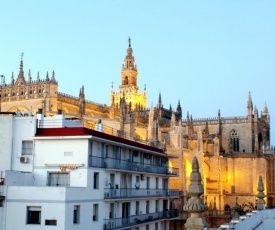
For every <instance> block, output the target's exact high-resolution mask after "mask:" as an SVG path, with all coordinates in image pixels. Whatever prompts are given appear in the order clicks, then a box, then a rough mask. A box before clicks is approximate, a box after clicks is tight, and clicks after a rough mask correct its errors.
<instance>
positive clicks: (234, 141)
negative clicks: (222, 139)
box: [230, 129, 240, 152]
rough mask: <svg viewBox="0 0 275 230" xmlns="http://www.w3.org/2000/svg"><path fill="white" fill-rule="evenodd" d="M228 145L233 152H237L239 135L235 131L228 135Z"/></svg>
mask: <svg viewBox="0 0 275 230" xmlns="http://www.w3.org/2000/svg"><path fill="white" fill-rule="evenodd" d="M230 138H231V140H230V144H231V148H232V151H233V152H239V151H240V149H239V134H238V132H237V130H235V129H233V130H232V131H231V133H230Z"/></svg>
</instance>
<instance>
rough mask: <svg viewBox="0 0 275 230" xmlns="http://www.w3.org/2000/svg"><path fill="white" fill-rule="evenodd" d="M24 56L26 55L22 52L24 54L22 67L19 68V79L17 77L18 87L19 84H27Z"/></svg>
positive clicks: (21, 62)
mask: <svg viewBox="0 0 275 230" xmlns="http://www.w3.org/2000/svg"><path fill="white" fill-rule="evenodd" d="M23 56H24V53H23V52H22V53H21V61H20V66H19V73H18V77H17V80H16V84H17V85H18V84H19V83H20V84H22V83H23V84H24V83H26V82H25V78H24V69H23V66H24V65H23Z"/></svg>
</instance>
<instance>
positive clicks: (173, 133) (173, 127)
mask: <svg viewBox="0 0 275 230" xmlns="http://www.w3.org/2000/svg"><path fill="white" fill-rule="evenodd" d="M134 62H135V60H134V57H133V50H132V48H131V42H130V41H129V46H128V49H127V54H126V57H125V60H124V64H123V66H122V70H121V85H120V86H119V92H115V90H114V89H113V87H112V89H111V95H110V101H111V103H110V107H109V106H107V105H102V104H98V103H95V102H92V101H88V100H86V99H85V93H84V87H82V88H81V89H80V92H79V95H78V97H75V96H72V95H67V94H64V93H61V92H58V83H57V81H56V77H55V74H54V72H53V74H52V76H51V77H49V76H48V74H47V75H46V78H45V79H44V80H41V79H40V77H39V74H38V75H37V78H36V80H32V77H31V73H30V72H29V74H28V79H27V80H26V79H25V77H24V70H23V60H21V62H20V70H19V74H18V77H17V79H16V80H15V79H14V76H13V74H12V77H11V83H10V84H6V82H5V79H3V84H2V87H1V103H0V105H1V111H21V112H22V113H25V112H32V113H33V114H35V113H36V112H37V110H38V109H40V108H42V109H43V111H44V114H46V115H47V116H52V115H54V114H56V113H57V112H58V110H62V111H63V113H64V114H65V115H66V116H67V117H77V118H81V119H85V120H86V121H92V122H97V120H98V119H99V118H100V119H101V122H102V124H103V125H104V127H109V128H110V130H113V129H116V130H119V132H120V134H121V135H127V133H128V134H129V137H130V138H132V139H134V140H136V141H138V140H140V141H142V142H143V143H148V144H151V145H154V146H158V147H161V148H163V147H165V148H166V149H167V151H168V153H171V154H174V155H177V156H178V157H179V158H177V159H174V160H171V163H172V164H173V166H174V167H177V168H179V169H180V170H179V177H178V178H173V179H172V180H171V182H170V185H171V188H175V189H180V190H181V191H183V194H185V195H186V193H187V187H188V185H189V182H188V181H189V175H190V172H191V162H192V159H193V157H194V156H195V155H196V156H197V158H198V161H199V164H200V165H201V167H200V170H201V173H202V182H203V184H204V194H205V195H204V200H205V202H207V205H208V207H209V209H210V210H211V208H214V206H215V207H216V208H217V209H219V210H224V209H225V208H226V207H232V206H234V204H235V202H236V198H238V199H239V203H240V204H242V203H245V202H252V203H253V204H255V195H256V194H257V178H259V176H262V178H263V183H264V187H265V188H266V191H265V194H266V196H267V197H266V204H267V205H268V206H273V205H275V201H274V198H275V182H274V181H275V154H269V153H271V152H272V151H271V150H270V149H269V147H270V133H269V130H270V118H269V113H268V109H267V106H266V105H264V108H263V112H262V113H261V115H260V116H259V115H258V109H257V108H256V106H255V107H254V109H253V103H252V98H251V95H250V94H249V97H248V100H247V115H246V116H242V117H221V115H220V112H218V116H217V117H216V118H206V119H193V117H192V116H189V114H187V117H186V119H182V111H181V105H180V102H179V103H178V105H177V108H176V110H175V111H173V109H172V108H171V107H170V108H169V109H166V108H163V105H162V100H161V95H159V99H158V103H157V105H156V106H155V107H154V106H153V105H152V106H151V109H150V110H149V109H146V107H147V104H146V103H147V93H146V90H145V89H144V91H143V92H141V91H140V90H139V87H138V85H137V82H138V72H137V67H136V65H135V63H134ZM214 200H215V202H214Z"/></svg>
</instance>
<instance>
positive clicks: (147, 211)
mask: <svg viewBox="0 0 275 230" xmlns="http://www.w3.org/2000/svg"><path fill="white" fill-rule="evenodd" d="M146 213H149V200H147V201H146Z"/></svg>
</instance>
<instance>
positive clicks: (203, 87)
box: [0, 0, 275, 145]
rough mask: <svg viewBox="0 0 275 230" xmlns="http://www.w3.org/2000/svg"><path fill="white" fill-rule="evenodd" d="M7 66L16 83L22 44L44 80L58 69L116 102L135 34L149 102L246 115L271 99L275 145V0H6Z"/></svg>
mask: <svg viewBox="0 0 275 230" xmlns="http://www.w3.org/2000/svg"><path fill="white" fill-rule="evenodd" d="M0 9H1V20H0V33H1V38H0V54H1V55H0V74H3V75H5V78H6V83H10V79H11V78H10V77H11V73H12V72H14V74H15V77H17V75H18V71H19V64H20V58H21V57H20V55H21V53H22V52H23V53H24V57H23V60H24V71H25V77H27V75H28V71H29V69H30V70H31V74H32V77H33V79H36V75H37V72H38V71H39V73H40V78H42V79H45V77H46V73H47V71H49V73H51V72H52V71H53V70H54V71H55V76H56V79H57V81H58V83H59V92H62V93H67V94H70V95H73V96H78V94H79V89H80V88H81V87H82V85H84V86H85V97H86V99H87V100H90V101H94V102H97V103H100V104H107V105H110V89H111V84H112V82H113V83H114V89H115V91H118V88H119V85H120V83H121V76H120V71H121V66H122V64H123V61H124V58H125V55H126V49H127V47H128V36H130V37H131V43H132V48H133V55H134V57H135V62H136V64H137V67H138V72H139V74H138V85H139V87H140V90H142V91H143V89H144V85H145V84H146V90H147V99H148V100H147V107H148V108H149V107H150V105H151V103H153V104H154V105H156V103H157V102H158V95H159V93H161V97H162V102H163V106H164V107H166V108H169V107H170V104H171V106H172V108H174V109H176V106H177V104H178V101H180V103H181V106H182V111H183V118H185V117H186V114H187V111H188V112H189V114H192V116H193V118H206V117H216V116H217V114H218V110H219V109H220V111H221V116H222V117H231V116H246V115H247V109H246V106H247V98H248V94H249V92H251V95H252V100H253V105H254V106H255V105H256V106H257V108H258V110H259V113H261V111H262V109H263V106H264V103H265V102H266V103H267V106H268V109H269V113H270V117H271V144H272V145H275V102H274V99H275V97H274V94H275V93H274V86H275V80H274V79H275V14H274V12H275V1H274V0H269V1H267V0H261V1H258V0H257V1H256V0H232V1H226V0H216V1H215V0H208V1H205V0H201V1H199V0H194V1H186V0H181V1H179V0H169V1H168V0H165V1H164V0H150V1H148V0H138V1H134V0H133V1H129V0H128V1H125V0H90V1H88V0H87V1H84V0H78V1H73V0H66V1H65V0H60V1H56V0H47V1H46V0H45V1H43V0H40V1H37V0H24V1H23V0H17V1H16V0H10V1H4V0H0Z"/></svg>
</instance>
